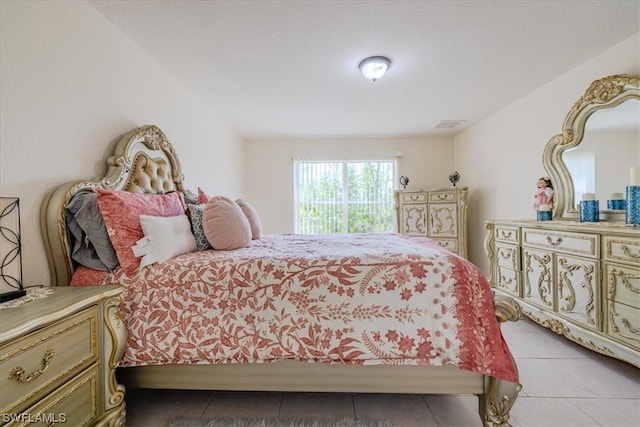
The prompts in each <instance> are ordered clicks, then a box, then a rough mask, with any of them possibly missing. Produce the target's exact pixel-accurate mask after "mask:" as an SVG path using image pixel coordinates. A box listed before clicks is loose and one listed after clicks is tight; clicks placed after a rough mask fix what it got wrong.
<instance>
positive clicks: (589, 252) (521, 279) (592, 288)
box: [485, 221, 640, 366]
mask: <svg viewBox="0 0 640 427" xmlns="http://www.w3.org/2000/svg"><path fill="white" fill-rule="evenodd" d="M485 243H486V245H485V246H486V251H487V254H488V256H489V260H490V283H491V285H492V286H493V288H494V289H495V291H496V293H498V294H505V295H509V296H511V297H514V298H516V300H517V301H518V302H519V304H520V305H521V306H522V309H523V313H524V314H525V315H527V316H528V317H529V318H531V319H533V320H534V321H536V322H537V323H539V324H541V325H543V326H545V327H547V328H550V329H552V330H553V331H555V332H557V333H559V334H562V335H564V336H565V337H567V338H569V339H571V340H572V341H575V342H577V343H579V344H581V345H583V346H585V347H587V348H590V349H592V350H595V351H598V352H600V353H602V354H606V355H609V356H613V357H616V358H619V359H621V360H625V361H627V362H629V363H631V364H633V365H635V366H640V230H639V229H638V228H633V227H629V226H626V225H625V224H624V223H605V222H603V223H593V224H591V223H589V224H587V223H579V222H571V221H542V222H540V221H488V222H487V236H486V240H485Z"/></svg>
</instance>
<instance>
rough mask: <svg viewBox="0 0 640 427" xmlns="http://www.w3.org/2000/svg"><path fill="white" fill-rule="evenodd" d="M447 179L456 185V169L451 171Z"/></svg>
mask: <svg viewBox="0 0 640 427" xmlns="http://www.w3.org/2000/svg"><path fill="white" fill-rule="evenodd" d="M449 181H451V183H452V184H453V186H454V187H455V186H456V182H458V181H460V173H459V172H458V171H455V172H453V173H451V174H450V175H449Z"/></svg>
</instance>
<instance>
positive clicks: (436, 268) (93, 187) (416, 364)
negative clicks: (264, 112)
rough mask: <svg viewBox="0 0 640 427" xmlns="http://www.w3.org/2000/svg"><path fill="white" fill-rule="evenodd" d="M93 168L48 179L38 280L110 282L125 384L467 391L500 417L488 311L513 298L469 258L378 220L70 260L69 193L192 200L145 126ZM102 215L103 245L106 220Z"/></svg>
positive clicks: (488, 420) (512, 316)
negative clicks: (362, 230) (87, 173)
mask: <svg viewBox="0 0 640 427" xmlns="http://www.w3.org/2000/svg"><path fill="white" fill-rule="evenodd" d="M107 168H108V169H107V172H106V174H105V175H104V176H102V177H97V178H93V179H89V180H82V181H74V182H69V183H66V184H63V185H60V186H59V187H56V188H55V189H53V190H52V191H51V192H50V193H49V194H48V195H47V196H46V198H45V200H44V202H43V205H42V233H43V238H44V242H45V246H46V251H47V256H48V261H49V266H50V270H51V276H52V285H53V286H69V285H74V286H84V285H100V284H106V283H119V284H121V285H122V286H123V287H124V292H123V299H124V301H123V304H122V307H121V310H120V316H121V318H122V324H123V325H124V326H123V327H124V328H125V329H126V330H127V332H128V337H127V338H124V337H125V335H123V334H121V335H120V337H121V338H120V340H119V341H118V343H117V347H119V348H118V349H117V350H114V354H123V357H122V359H121V360H120V362H119V367H118V370H117V380H118V381H119V382H121V383H123V384H124V385H125V386H127V387H139V388H167V389H207V390H245V391H249V390H252V391H259V390H262V391H314V392H365V393H422V394H475V395H477V396H478V397H479V413H480V417H481V420H482V423H483V424H484V425H488V426H498V425H509V411H510V409H511V407H512V405H513V403H514V401H515V399H516V398H517V395H518V393H519V391H520V389H521V385H520V384H519V382H518V373H517V367H516V365H515V361H514V360H513V358H512V357H511V354H510V352H509V350H508V347H507V345H506V343H505V342H504V340H503V338H502V335H501V333H500V330H499V322H505V321H516V320H518V319H519V318H520V317H521V313H520V309H519V306H518V305H517V304H515V303H514V302H513V301H512V300H510V299H509V298H506V297H500V298H496V299H495V300H494V298H493V296H492V294H491V291H490V289H489V287H488V284H487V282H486V279H485V278H484V276H483V275H482V273H481V272H479V270H478V269H477V267H475V266H474V265H473V264H471V263H469V262H468V261H466V260H464V259H462V258H460V257H458V256H456V255H454V254H451V253H450V252H448V251H446V250H444V249H442V248H441V247H440V246H438V245H437V244H436V243H434V242H432V241H430V240H428V239H426V238H413V237H407V236H402V235H399V234H393V233H389V234H362V235H339V236H301V235H270V234H264V235H262V236H259V238H253V239H251V241H250V243H249V244H248V245H247V246H246V247H242V248H238V249H235V250H213V249H207V250H195V251H187V252H185V253H182V254H179V255H177V256H174V257H171V258H170V259H168V260H163V261H162V262H156V263H151V264H150V265H147V266H144V268H138V269H137V270H130V269H129V270H130V271H125V270H127V268H126V267H127V264H126V262H125V263H122V262H121V263H120V265H119V266H118V267H115V268H110V267H107V268H103V269H101V270H99V269H95V268H91V267H90V263H89V266H87V263H83V264H85V265H80V264H79V263H78V261H77V256H76V255H77V250H78V245H77V242H74V229H75V228H77V226H75V225H74V220H73V219H72V218H71V217H70V216H69V206H71V205H72V202H73V203H75V200H77V197H79V195H80V194H86V193H97V194H98V196H97V197H98V198H99V200H101V201H102V199H101V197H102V196H101V195H102V194H108V195H113V194H118V195H124V194H125V193H126V197H134V198H135V197H144V198H146V199H152V198H153V199H154V200H159V199H158V197H161V196H162V197H167V198H169V197H173V195H175V194H177V195H178V197H179V198H180V200H181V201H182V206H183V208H184V207H185V205H188V206H190V207H191V206H193V205H198V202H199V200H198V195H197V194H195V193H194V192H191V191H189V190H187V189H186V188H185V187H184V184H183V180H184V176H183V173H182V169H181V165H180V161H179V158H178V155H177V154H176V152H175V150H174V147H173V145H172V144H171V143H170V142H169V141H168V140H167V138H166V136H165V134H164V133H163V132H162V131H161V130H160V129H159V128H158V127H156V126H153V125H147V126H143V127H140V128H138V129H134V130H133V131H131V132H129V133H128V134H126V135H124V136H123V137H122V138H121V139H120V140H119V142H118V143H117V144H116V147H115V149H114V152H113V154H112V155H111V156H109V157H108V159H107ZM154 195H155V196H157V197H156V198H154V197H153V196H154ZM105 197H106V196H105ZM146 199H145V200H146ZM200 202H201V200H200ZM101 203H102V202H101ZM210 203H211V202H209V204H210ZM209 204H206V205H204V204H201V205H200V206H205V207H206V206H209ZM101 206H102V205H101ZM117 210H118V209H116V211H117ZM184 210H185V211H188V209H184ZM103 212H105V211H104V210H103ZM151 213H152V214H153V213H154V212H151ZM187 213H188V212H187ZM160 216H167V215H160ZM107 217H108V216H107V215H106V214H105V221H106V220H107ZM140 218H142V217H140ZM189 218H190V220H191V224H190V225H191V227H195V222H193V218H194V216H193V215H192V216H190V217H189ZM140 221H141V220H139V221H138V222H140ZM120 222H126V221H124V220H123V221H120ZM252 225H253V224H252ZM108 228H109V229H110V238H111V240H112V241H113V242H114V246H117V242H116V241H115V239H114V236H118V235H121V234H118V233H114V232H113V230H111V227H108ZM138 228H139V225H138ZM76 231H77V230H76ZM192 231H194V233H193V235H194V236H195V237H196V239H197V238H198V237H201V236H198V233H197V232H195V228H192ZM254 237H255V233H254ZM145 238H146V236H145ZM125 244H126V242H125ZM198 249H200V248H199V247H198ZM95 252H96V251H95V250H94V255H95ZM97 252H100V249H98V250H97ZM145 256H146V255H145ZM145 256H141V258H142V259H144V258H145ZM134 261H135V260H134ZM136 262H140V261H139V260H138V261H136ZM107 264H108V262H107ZM105 270H106V271H105ZM115 335H116V336H118V334H115ZM105 386H109V387H111V388H113V387H114V384H107V385H105Z"/></svg>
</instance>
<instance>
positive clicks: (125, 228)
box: [94, 188, 185, 276]
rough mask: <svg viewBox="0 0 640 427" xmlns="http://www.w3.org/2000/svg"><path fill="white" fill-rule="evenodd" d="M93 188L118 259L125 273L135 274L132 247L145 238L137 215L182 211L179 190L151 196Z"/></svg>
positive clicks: (136, 259)
mask: <svg viewBox="0 0 640 427" xmlns="http://www.w3.org/2000/svg"><path fill="white" fill-rule="evenodd" d="M94 191H95V192H96V194H97V199H98V207H99V208H100V213H101V214H102V216H103V218H104V223H105V225H106V227H107V233H108V234H109V239H110V240H111V244H112V245H113V248H114V249H115V251H116V256H117V257H118V262H120V267H122V269H123V270H124V272H125V273H126V274H127V275H128V276H133V275H135V274H136V273H137V272H138V267H139V266H140V258H139V257H136V256H135V255H134V253H133V250H132V248H133V246H135V244H136V242H137V241H138V240H140V239H142V238H143V237H144V233H143V231H142V226H141V225H140V215H152V216H177V215H183V214H184V213H185V207H184V205H183V203H182V197H181V195H180V193H178V192H173V193H167V194H153V195H152V194H138V193H129V192H127V191H118V190H106V189H103V188H96V189H94Z"/></svg>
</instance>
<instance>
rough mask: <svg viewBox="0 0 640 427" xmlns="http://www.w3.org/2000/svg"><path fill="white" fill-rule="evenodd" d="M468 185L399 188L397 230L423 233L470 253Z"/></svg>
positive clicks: (464, 256)
mask: <svg viewBox="0 0 640 427" xmlns="http://www.w3.org/2000/svg"><path fill="white" fill-rule="evenodd" d="M468 193H469V190H468V188H467V187H449V188H441V189H432V190H419V191H406V190H403V191H396V192H395V194H394V199H395V207H396V220H397V227H398V228H397V230H398V232H399V233H401V234H406V235H408V236H423V237H429V238H430V239H432V240H435V241H436V242H438V243H439V244H440V245H442V246H443V247H445V248H446V249H448V250H450V251H451V252H453V253H456V254H458V255H460V256H461V257H463V258H466V257H467V195H468Z"/></svg>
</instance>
